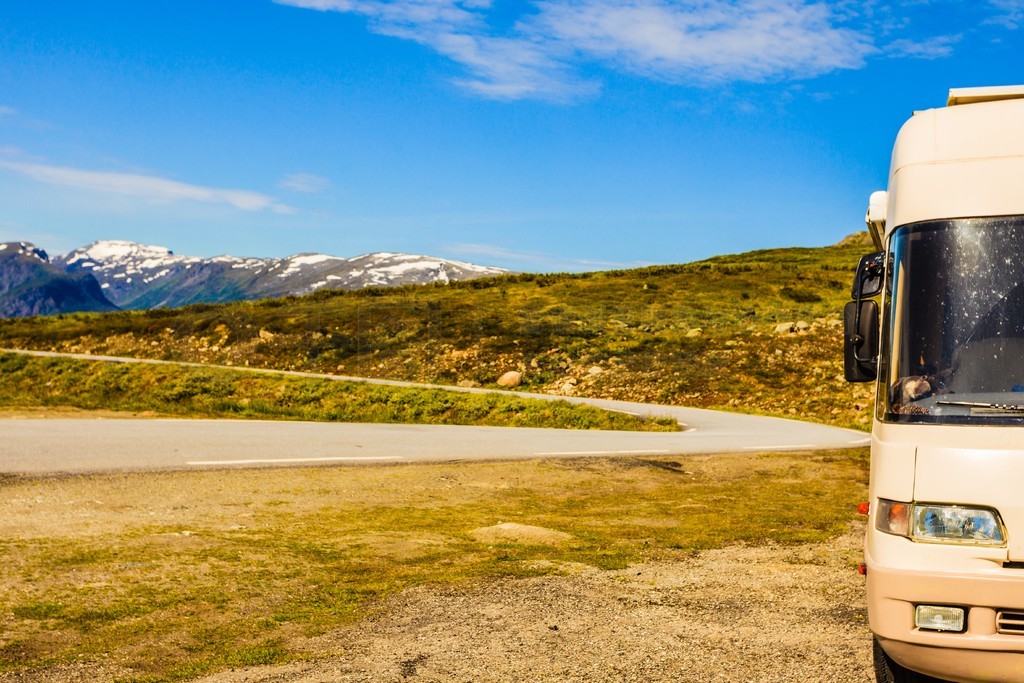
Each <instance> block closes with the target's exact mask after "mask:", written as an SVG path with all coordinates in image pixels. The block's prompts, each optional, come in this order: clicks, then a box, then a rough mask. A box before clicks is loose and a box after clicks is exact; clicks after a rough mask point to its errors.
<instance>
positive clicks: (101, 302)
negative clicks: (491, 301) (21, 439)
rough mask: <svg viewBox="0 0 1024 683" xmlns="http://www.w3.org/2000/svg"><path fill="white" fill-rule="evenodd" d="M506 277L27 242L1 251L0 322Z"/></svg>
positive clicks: (439, 266) (382, 264)
mask: <svg viewBox="0 0 1024 683" xmlns="http://www.w3.org/2000/svg"><path fill="white" fill-rule="evenodd" d="M507 272H508V271H506V270H503V269H501V268H493V267H489V266H477V265H473V264H471V263H462V262H460V261H449V260H446V259H441V258H435V257H431V256H416V255H411V254H392V253H376V254H364V255H362V256H356V257H354V258H342V257H338V256H329V255H327V254H296V255H295V256H289V257H287V258H281V259H275V258H266V259H260V258H242V257H237V256H216V257H214V258H208V259H204V258H199V257H195V256H177V255H176V254H174V252H172V251H171V250H169V249H167V248H165V247H158V246H151V245H146V244H138V243H136V242H126V241H100V242H93V243H92V244H90V245H88V246H86V247H81V248H79V249H75V250H74V251H71V252H69V253H67V254H65V255H63V256H57V257H55V258H52V259H51V258H49V257H48V256H47V254H46V252H45V251H43V250H41V249H38V248H37V247H35V246H34V245H32V244H29V243H26V242H7V243H5V244H0V317H8V318H9V317H17V316H27V315H49V314H55V313H70V312H74V311H110V310H116V309H118V308H120V309H148V308H159V307H169V308H173V307H177V306H184V305H187V304H194V303H222V302H225V301H238V300H246V299H267V298H273V297H281V296H288V295H302V294H309V293H311V292H315V291H317V290H320V289H361V288H363V287H387V286H397V285H409V284H427V283H431V282H450V281H452V280H470V279H473V278H478V277H486V276H488V275H500V274H502V273H507Z"/></svg>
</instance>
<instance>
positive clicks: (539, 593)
mask: <svg viewBox="0 0 1024 683" xmlns="http://www.w3.org/2000/svg"><path fill="white" fill-rule="evenodd" d="M860 539H861V530H860V529H859V528H854V529H851V530H850V532H849V533H848V534H846V535H844V536H842V537H841V538H838V539H836V540H834V541H832V542H829V543H827V544H822V545H815V546H802V547H796V548H785V547H756V548H750V547H733V548H726V549H722V550H712V551H705V552H701V553H695V554H693V555H692V556H689V557H686V558H685V559H682V560H679V561H673V562H659V563H650V564H643V565H638V566H634V567H631V568H629V569H627V570H621V571H612V572H605V571H600V570H596V569H593V568H587V567H566V568H565V569H566V572H567V573H566V574H565V575H563V576H553V577H544V578H535V579H519V580H502V581H494V582H488V583H484V584H477V585H473V586H469V587H466V586H462V587H446V588H442V589H438V588H431V587H420V588H416V589H411V590H408V591H406V592H404V593H402V594H400V595H399V596H397V597H396V598H394V599H392V600H391V601H389V602H388V603H387V604H386V605H384V606H383V608H382V609H381V610H380V611H378V612H377V613H376V614H374V615H373V616H371V617H369V618H367V619H365V620H364V621H362V622H360V623H358V624H356V625H354V626H352V627H350V628H346V629H343V630H340V631H337V632H334V633H331V634H329V635H326V636H321V637H319V638H317V639H315V640H311V641H309V642H308V644H307V650H308V654H309V656H310V657H311V659H310V660H309V661H305V662H301V663H296V664H290V665H286V666H273V667H255V668H247V669H238V670H232V671H225V672H221V673H218V674H216V675H213V676H209V677H206V678H203V679H200V680H201V681H202V683H285V682H287V683H327V682H330V681H337V682H339V683H340V682H352V683H355V682H389V681H395V682H400V681H423V682H427V681H431V682H433V681H436V682H445V683H448V682H455V681H465V682H471V681H472V682H476V681H481V682H482V681H565V682H584V681H586V682H589V681H594V682H596V681H731V682H740V681H826V680H827V681H844V682H845V681H849V682H865V683H867V682H869V681H872V680H873V678H872V675H871V663H870V656H871V655H870V636H869V634H868V630H867V626H866V616H865V614H866V613H865V601H864V590H863V580H862V579H861V577H860V576H858V575H857V573H856V571H855V570H854V569H852V568H851V563H852V562H854V561H855V559H856V558H857V557H858V556H859V553H860V547H859V546H860ZM124 673H125V672H120V671H115V670H110V669H104V668H102V667H96V666H88V667H82V668H76V667H59V668H58V669H50V670H48V671H46V672H39V671H37V672H34V673H33V674H31V675H30V674H28V673H26V672H23V673H21V674H17V673H15V674H9V675H7V676H0V680H3V681H19V682H22V681H46V682H47V683H49V682H56V681H103V680H108V681H113V680H116V679H117V678H119V677H120V676H123V675H124Z"/></svg>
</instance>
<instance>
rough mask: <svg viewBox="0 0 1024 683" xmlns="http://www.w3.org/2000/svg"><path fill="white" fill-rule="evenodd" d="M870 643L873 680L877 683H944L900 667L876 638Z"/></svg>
mask: <svg viewBox="0 0 1024 683" xmlns="http://www.w3.org/2000/svg"><path fill="white" fill-rule="evenodd" d="M872 641H873V643H874V648H873V652H872V659H873V660H874V664H875V680H876V681H878V683H944V682H943V681H941V680H940V679H938V678H932V677H931V676H925V675H924V674H919V673H917V672H916V671H911V670H910V669H906V668H904V667H902V666H900V665H899V664H897V663H896V662H895V661H894V660H893V658H892V657H890V656H889V655H887V654H885V650H883V649H882V646H881V645H879V644H878V639H877V638H872Z"/></svg>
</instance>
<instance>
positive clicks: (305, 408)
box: [0, 354, 680, 431]
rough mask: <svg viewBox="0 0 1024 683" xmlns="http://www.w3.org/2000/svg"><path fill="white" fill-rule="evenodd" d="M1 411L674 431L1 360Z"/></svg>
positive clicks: (459, 403) (360, 389) (524, 406)
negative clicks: (72, 410) (39, 409)
mask: <svg viewBox="0 0 1024 683" xmlns="http://www.w3.org/2000/svg"><path fill="white" fill-rule="evenodd" d="M0 376H2V377H3V382H2V383H0V408H27V407H36V406H44V407H73V408H80V409H85V410H106V411H124V412H144V413H147V412H148V413H152V414H157V415H176V416H182V415H184V416H195V417H231V418H260V419H281V420H318V421H331V422H388V423H396V422H397V423H414V424H456V425H487V426H495V427H554V428H566V429H610V430H639V431H651V430H660V431H672V430H678V429H680V427H679V425H678V424H677V423H675V422H674V421H672V420H669V419H654V420H642V419H640V418H638V417H636V416H633V415H624V414H622V413H615V412H611V411H607V410H601V409H599V408H593V407H591V406H581V405H572V404H569V403H567V402H565V401H544V400H537V399H525V398H519V397H517V396H507V395H500V394H468V393H462V392H453V391H444V390H440V389H413V388H402V387H388V386H380V385H371V384H365V383H361V382H340V381H332V380H323V379H311V378H298V377H288V376H285V375H279V376H273V375H263V374H259V375H257V374H254V373H247V372H242V371H238V370H224V369H219V368H193V367H175V366H165V365H142V364H120V363H104V362H102V361H81V360H73V359H66V358H35V357H30V356H24V355H19V354H0Z"/></svg>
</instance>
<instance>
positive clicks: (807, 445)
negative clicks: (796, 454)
mask: <svg viewBox="0 0 1024 683" xmlns="http://www.w3.org/2000/svg"><path fill="white" fill-rule="evenodd" d="M779 448H821V446H819V445H818V444H813V443H796V444H793V443H791V444H787V445H776V444H772V445H771V446H744V447H743V450H745V451H774V450H776V449H779ZM822 450H824V449H822Z"/></svg>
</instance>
